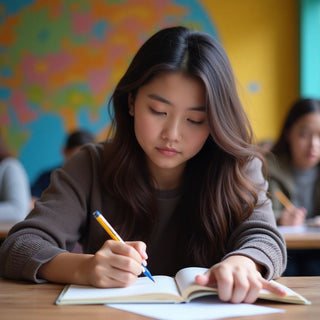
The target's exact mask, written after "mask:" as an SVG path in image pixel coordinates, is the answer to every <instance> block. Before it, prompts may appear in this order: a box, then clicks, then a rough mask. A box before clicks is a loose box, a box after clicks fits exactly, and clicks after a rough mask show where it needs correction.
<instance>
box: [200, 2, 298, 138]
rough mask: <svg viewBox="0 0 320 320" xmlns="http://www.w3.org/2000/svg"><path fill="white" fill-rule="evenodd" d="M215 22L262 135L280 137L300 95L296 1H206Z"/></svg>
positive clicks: (258, 134) (241, 89) (251, 113)
mask: <svg viewBox="0 0 320 320" xmlns="http://www.w3.org/2000/svg"><path fill="white" fill-rule="evenodd" d="M201 3H202V5H203V7H205V8H206V10H207V13H208V15H210V16H211V18H212V20H213V21H214V23H215V25H216V30H217V33H218V35H219V37H220V40H221V42H222V44H223V46H224V48H225V49H226V51H227V53H228V55H229V58H230V60H231V64H232V66H233V69H234V72H235V75H236V77H237V79H238V80H239V82H240V90H239V93H240V96H241V99H242V101H243V104H244V106H245V109H246V111H247V114H248V116H249V119H250V121H251V124H252V127H253V129H254V132H255V134H256V136H257V138H258V139H259V140H262V139H267V138H271V139H275V138H276V137H277V135H278V132H279V130H280V127H281V125H282V121H283V118H284V116H285V114H286V111H287V109H288V108H289V106H290V104H291V103H292V102H293V101H294V100H295V99H296V98H297V97H298V95H299V38H298V34H299V25H298V3H297V1H295V0H280V1H279V0H201Z"/></svg>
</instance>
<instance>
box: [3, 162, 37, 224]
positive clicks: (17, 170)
mask: <svg viewBox="0 0 320 320" xmlns="http://www.w3.org/2000/svg"><path fill="white" fill-rule="evenodd" d="M0 165H1V168H0V193H1V194H0V222H4V221H15V222H18V221H21V220H23V219H24V218H25V217H26V215H27V214H28V212H29V211H30V208H31V196H30V186H29V180H28V177H27V173H26V172H25V169H24V168H23V166H22V165H21V163H20V162H19V161H18V160H17V159H14V158H6V159H4V160H2V161H1V164H0Z"/></svg>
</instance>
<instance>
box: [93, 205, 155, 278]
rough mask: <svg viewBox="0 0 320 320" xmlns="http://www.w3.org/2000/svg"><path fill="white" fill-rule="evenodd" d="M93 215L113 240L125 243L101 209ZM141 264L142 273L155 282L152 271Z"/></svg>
mask: <svg viewBox="0 0 320 320" xmlns="http://www.w3.org/2000/svg"><path fill="white" fill-rule="evenodd" d="M93 216H94V217H95V218H96V219H97V221H98V222H99V223H100V225H101V226H102V228H103V229H104V230H106V231H107V233H108V234H109V236H110V237H111V238H112V239H113V240H115V241H118V242H123V243H124V241H123V240H122V239H121V237H120V236H119V235H118V233H117V232H116V231H115V230H114V229H113V228H112V226H111V224H110V223H109V222H108V221H107V220H106V219H105V217H104V216H103V215H102V214H101V213H100V212H99V211H95V212H94V213H93ZM141 266H142V273H143V274H144V275H145V276H147V277H148V278H149V279H151V280H152V281H153V282H155V281H154V279H153V278H152V275H151V273H150V271H149V270H148V269H147V268H146V267H145V266H144V265H141Z"/></svg>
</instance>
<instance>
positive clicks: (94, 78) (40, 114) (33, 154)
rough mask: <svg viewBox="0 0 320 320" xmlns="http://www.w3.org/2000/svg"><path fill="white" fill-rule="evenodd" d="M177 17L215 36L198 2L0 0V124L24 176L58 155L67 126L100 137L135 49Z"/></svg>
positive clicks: (59, 158)
mask: <svg viewBox="0 0 320 320" xmlns="http://www.w3.org/2000/svg"><path fill="white" fill-rule="evenodd" d="M177 24H183V25H186V26H190V27H192V28H194V29H197V30H204V31H206V32H209V33H211V34H213V35H215V29H214V26H213V24H212V21H211V20H210V18H209V17H208V16H207V14H206V12H205V11H204V9H203V8H202V6H201V3H200V1H192V0H189V1H181V0H180V1H178V0H176V1H169V0H152V1H149V0H144V1H143V0H118V1H116V0H113V1H112V0H93V1H90V0H55V1H50V0H47V1H46V0H20V1H12V0H0V126H1V132H2V134H3V135H4V138H5V140H6V141H7V143H8V145H9V146H10V147H11V149H12V150H13V151H14V153H15V155H16V156H18V157H19V159H20V160H21V161H22V163H23V165H24V166H25V168H26V170H27V172H28V175H29V179H30V182H32V181H34V179H35V177H36V176H37V175H38V174H39V173H40V172H41V171H42V170H44V169H47V168H50V167H51V166H55V165H57V164H59V163H61V162H62V161H63V159H62V155H61V153H60V149H61V148H62V145H63V143H64V140H65V138H66V134H67V133H68V132H70V131H71V130H73V129H76V128H83V129H87V130H89V131H91V132H92V133H93V134H95V135H96V136H98V137H99V138H100V137H101V138H103V137H104V133H105V132H106V128H107V126H108V122H109V120H110V119H109V116H108V112H107V104H108V99H109V97H110V95H111V93H112V90H113V88H114V86H115V85H116V83H117V81H118V80H119V78H120V77H121V75H122V74H123V73H124V71H125V70H126V68H127V66H128V64H129V62H130V60H131V59H132V57H133V55H134V53H135V52H136V50H137V49H138V48H139V46H140V45H141V44H142V43H143V42H144V41H145V40H146V39H147V38H148V37H149V36H150V35H151V34H153V33H154V32H155V31H157V30H159V29H160V28H162V27H165V26H170V25H177Z"/></svg>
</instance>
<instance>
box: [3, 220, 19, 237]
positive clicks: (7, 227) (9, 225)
mask: <svg viewBox="0 0 320 320" xmlns="http://www.w3.org/2000/svg"><path fill="white" fill-rule="evenodd" d="M16 223H17V222H16V221H14V222H10V221H7V222H0V240H4V239H5V238H6V236H7V234H8V232H9V231H10V229H11V228H12V227H13V226H14V225H15V224H16Z"/></svg>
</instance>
